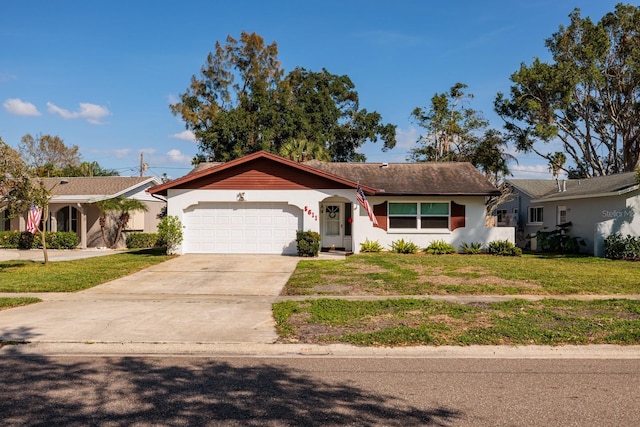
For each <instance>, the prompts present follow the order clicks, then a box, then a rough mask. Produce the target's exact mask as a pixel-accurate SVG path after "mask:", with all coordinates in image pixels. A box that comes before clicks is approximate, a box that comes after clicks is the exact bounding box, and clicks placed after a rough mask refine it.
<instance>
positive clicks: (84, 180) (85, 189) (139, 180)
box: [42, 176, 158, 196]
mask: <svg viewBox="0 0 640 427" xmlns="http://www.w3.org/2000/svg"><path fill="white" fill-rule="evenodd" d="M42 180H43V182H44V185H45V187H46V188H52V187H53V186H54V185H55V188H54V189H53V194H54V195H55V196H111V195H116V194H118V193H121V192H123V191H125V190H128V189H131V188H134V187H136V186H138V185H142V184H144V183H145V182H147V181H150V182H151V185H155V184H157V183H158V180H156V179H155V178H150V177H148V176H146V177H126V176H96V177H69V178H42ZM62 180H65V181H68V182H67V183H66V184H63V185H61V184H60V182H61V181H62ZM56 184H57V185H56Z"/></svg>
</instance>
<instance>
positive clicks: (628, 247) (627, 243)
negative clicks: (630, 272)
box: [604, 233, 640, 259]
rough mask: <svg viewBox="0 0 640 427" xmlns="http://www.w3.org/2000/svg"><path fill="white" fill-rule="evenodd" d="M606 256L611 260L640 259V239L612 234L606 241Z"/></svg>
mask: <svg viewBox="0 0 640 427" xmlns="http://www.w3.org/2000/svg"><path fill="white" fill-rule="evenodd" d="M604 256H605V257H606V258H609V259H638V258H640V237H634V236H631V235H627V236H626V237H622V235H621V234H620V233H616V234H612V235H611V236H609V237H607V238H606V239H604Z"/></svg>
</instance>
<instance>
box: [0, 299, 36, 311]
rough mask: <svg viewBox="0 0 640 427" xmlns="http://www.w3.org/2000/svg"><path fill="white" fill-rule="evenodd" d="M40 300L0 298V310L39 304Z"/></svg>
mask: <svg viewBox="0 0 640 427" xmlns="http://www.w3.org/2000/svg"><path fill="white" fill-rule="evenodd" d="M41 301H42V300H41V299H40V298H30V297H25V298H0V310H6V309H8V308H13V307H20V306H22V305H29V304H33V303H36V302H41Z"/></svg>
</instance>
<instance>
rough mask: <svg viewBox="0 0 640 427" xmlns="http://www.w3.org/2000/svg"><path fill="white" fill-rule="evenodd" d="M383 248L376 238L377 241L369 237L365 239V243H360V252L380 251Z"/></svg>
mask: <svg viewBox="0 0 640 427" xmlns="http://www.w3.org/2000/svg"><path fill="white" fill-rule="evenodd" d="M381 250H382V246H381V245H380V243H379V242H378V241H377V240H375V241H373V242H372V241H371V240H369V239H366V240H365V241H364V243H360V252H376V253H377V252H380V251H381Z"/></svg>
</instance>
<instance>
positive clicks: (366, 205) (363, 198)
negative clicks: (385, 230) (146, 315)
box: [356, 184, 378, 225]
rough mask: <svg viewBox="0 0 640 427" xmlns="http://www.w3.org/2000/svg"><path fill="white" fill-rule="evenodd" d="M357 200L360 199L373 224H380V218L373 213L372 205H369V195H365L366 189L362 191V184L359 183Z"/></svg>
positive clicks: (359, 201)
mask: <svg viewBox="0 0 640 427" xmlns="http://www.w3.org/2000/svg"><path fill="white" fill-rule="evenodd" d="M356 200H358V203H360V204H361V205H362V207H363V208H364V209H365V210H366V211H367V214H368V215H369V219H370V220H371V222H373V225H378V220H377V219H376V216H375V215H374V214H373V209H371V205H369V201H368V200H367V196H365V195H364V191H362V188H360V184H358V188H356Z"/></svg>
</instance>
